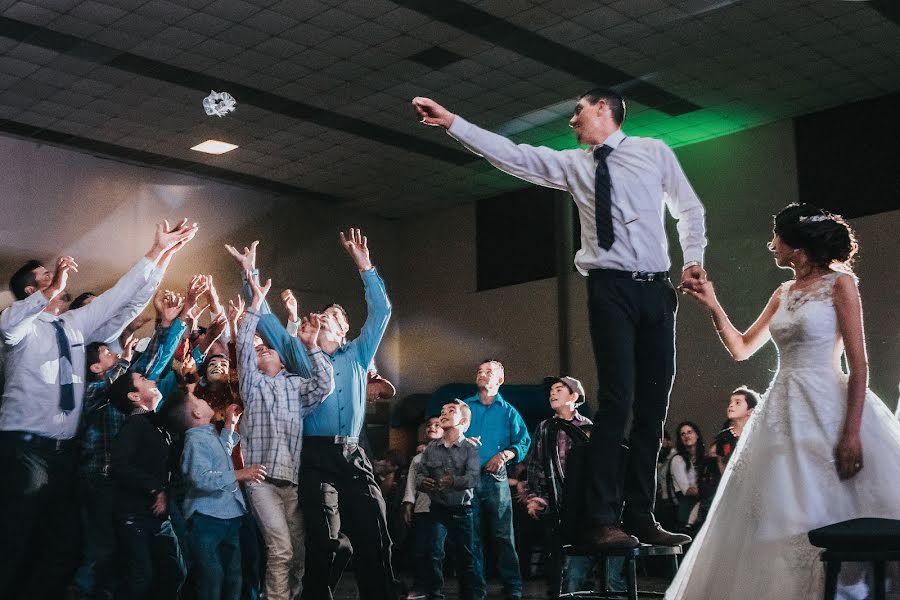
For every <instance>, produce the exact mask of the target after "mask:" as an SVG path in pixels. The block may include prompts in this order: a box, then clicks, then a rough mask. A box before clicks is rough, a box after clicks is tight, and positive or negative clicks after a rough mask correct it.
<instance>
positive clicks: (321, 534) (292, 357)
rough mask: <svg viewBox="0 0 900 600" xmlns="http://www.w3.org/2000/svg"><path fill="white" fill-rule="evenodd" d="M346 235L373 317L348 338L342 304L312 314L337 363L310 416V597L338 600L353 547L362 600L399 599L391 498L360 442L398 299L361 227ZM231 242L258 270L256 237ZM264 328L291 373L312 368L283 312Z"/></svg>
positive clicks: (304, 497)
mask: <svg viewBox="0 0 900 600" xmlns="http://www.w3.org/2000/svg"><path fill="white" fill-rule="evenodd" d="M340 240H341V245H342V246H343V248H344V250H346V252H347V254H349V255H350V258H351V259H352V260H353V262H354V264H355V265H356V268H357V269H358V270H359V273H360V277H361V278H362V281H363V285H364V287H365V294H366V305H367V307H368V316H367V317H366V322H365V323H364V324H363V327H362V330H361V332H360V335H359V337H357V338H356V339H353V340H348V339H347V332H348V331H349V329H350V324H349V321H348V319H347V313H346V311H344V309H343V307H341V306H340V305H338V304H332V305H331V306H329V307H328V308H326V309H325V310H324V311H323V312H322V313H321V314H320V315H310V318H319V319H320V320H321V321H322V326H321V329H320V332H319V337H318V346H319V347H320V348H322V350H323V351H324V352H325V355H326V357H328V359H329V360H330V361H331V363H332V365H333V367H334V392H333V393H332V394H331V395H330V396H328V397H327V398H326V399H325V400H324V401H323V403H322V404H321V406H320V407H319V408H318V410H316V412H315V413H312V414H310V415H308V416H307V417H306V418H304V420H303V450H302V452H301V463H300V464H301V466H300V500H301V504H302V505H303V512H304V517H305V520H306V535H307V540H308V541H307V547H308V548H309V551H308V552H307V553H306V569H305V576H304V579H303V598H304V599H313V600H323V599H328V598H331V597H332V594H333V592H334V588H335V586H336V585H337V582H338V580H339V579H340V576H341V573H342V571H343V568H344V566H346V564H347V562H348V561H349V559H350V555H351V553H352V555H353V556H354V557H355V561H354V570H355V573H356V581H357V584H358V586H359V594H360V598H361V599H362V600H370V599H373V600H374V599H379V600H380V599H382V598H390V599H391V600H393V599H394V598H396V597H397V591H396V581H395V579H394V572H393V568H392V567H391V539H390V536H389V535H388V530H387V518H386V516H385V504H384V498H383V497H382V496H381V491H380V488H379V487H378V484H377V483H376V481H375V477H374V474H373V472H372V464H371V462H370V461H369V458H368V456H366V453H365V451H364V450H363V448H362V447H361V446H360V445H359V435H360V432H361V431H362V427H363V419H364V417H365V411H366V384H367V382H368V370H369V365H370V364H371V362H372V359H373V358H374V357H375V353H376V351H377V350H378V345H379V344H380V343H381V338H382V337H383V336H384V332H385V331H386V330H387V325H388V321H389V320H390V317H391V303H390V300H388V297H387V292H386V291H385V288H384V281H382V279H381V277H380V276H379V275H378V272H377V271H376V270H375V267H374V266H373V265H372V261H371V259H370V258H369V248H368V240H367V239H366V237H365V236H363V235H362V232H361V231H360V230H359V229H351V230H350V231H348V232H347V233H346V234H344V233H341V235H340ZM227 248H228V251H229V253H231V255H232V256H234V257H235V259H236V260H237V261H238V262H239V263H240V264H241V267H242V268H243V270H245V271H250V272H251V273H254V276H258V274H257V273H256V272H255V267H256V265H255V262H256V243H255V242H254V244H253V245H252V246H251V247H250V248H245V249H244V252H243V253H240V252H238V251H237V250H236V249H235V248H233V247H231V246H227ZM246 289H247V288H246V287H245V290H246ZM264 310H265V309H263V308H261V309H260V312H263V311H264ZM257 330H258V332H259V333H260V335H261V336H262V337H263V339H264V340H265V341H266V342H267V343H268V345H269V346H270V347H271V348H273V349H274V350H275V351H276V352H278V354H279V355H280V356H281V358H282V360H283V362H284V364H285V367H286V368H287V370H288V371H291V372H292V373H297V374H299V375H303V374H304V373H305V372H306V370H307V369H308V366H307V365H308V359H306V358H305V356H306V350H305V348H304V347H303V344H302V342H301V341H300V340H299V339H298V338H297V337H296V336H291V335H289V334H288V332H287V330H286V329H285V328H284V325H282V324H281V322H280V321H279V320H278V319H277V317H275V316H274V315H270V316H269V317H263V318H261V320H260V322H259V325H258V326H257Z"/></svg>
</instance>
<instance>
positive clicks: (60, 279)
mask: <svg viewBox="0 0 900 600" xmlns="http://www.w3.org/2000/svg"><path fill="white" fill-rule="evenodd" d="M69 271H72V272H74V273H77V272H78V263H76V262H75V259H74V258H72V257H71V256H60V257H59V258H57V259H56V272H55V273H53V280H52V281H51V282H50V286H49V287H48V288H47V289H45V290H44V296H45V297H46V298H47V300H53V299H54V298H56V297H57V296H58V295H59V294H60V292H62V291H63V290H64V289H66V284H68V283H69Z"/></svg>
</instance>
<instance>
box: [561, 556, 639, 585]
mask: <svg viewBox="0 0 900 600" xmlns="http://www.w3.org/2000/svg"><path fill="white" fill-rule="evenodd" d="M595 560H596V559H595V558H594V557H593V556H569V557H567V558H566V564H565V568H564V569H563V591H564V592H578V591H582V590H590V589H593V587H594V586H593V585H590V584H589V585H585V581H586V580H587V579H588V577H589V575H590V574H591V571H592V569H593V566H594V562H595ZM624 566H625V557H624V556H610V557H607V559H606V589H607V590H608V591H610V592H624V591H625V578H624V577H622V568H623V567H624Z"/></svg>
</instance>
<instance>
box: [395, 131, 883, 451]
mask: <svg viewBox="0 0 900 600" xmlns="http://www.w3.org/2000/svg"><path fill="white" fill-rule="evenodd" d="M677 154H678V156H679V160H680V161H681V162H682V165H683V167H684V169H685V172H686V173H687V174H688V177H689V178H690V180H691V182H692V183H693V185H694V187H695V188H696V190H697V193H698V194H699V195H700V197H701V198H702V199H703V201H704V203H705V205H706V207H707V226H708V232H709V238H710V242H709V246H708V248H707V258H706V266H707V269H708V271H709V274H710V278H711V279H713V280H714V282H715V284H716V289H717V290H718V293H719V295H720V298H721V299H722V302H723V303H724V305H725V306H726V308H727V310H728V311H729V313H730V314H731V316H732V318H733V320H734V322H735V323H736V324H738V326H739V327H746V326H749V324H750V323H751V322H752V321H753V320H754V319H755V318H756V316H757V315H758V314H759V311H760V310H761V309H762V307H763V306H764V305H765V303H766V301H767V299H768V298H769V296H770V295H771V293H772V291H773V290H774V289H775V288H776V287H777V286H778V284H779V283H780V282H781V281H784V280H785V279H786V278H787V277H788V273H787V272H786V271H781V270H779V269H777V268H775V267H774V265H773V263H772V260H771V258H770V255H769V252H768V251H767V250H766V247H765V243H766V242H767V241H768V240H769V239H770V237H771V215H772V214H773V213H774V212H776V211H777V210H778V209H780V208H781V207H783V206H784V205H786V204H788V203H789V202H792V201H795V200H796V199H797V184H796V167H795V159H794V157H795V152H794V145H793V129H792V125H791V123H790V122H781V123H775V124H772V125H768V126H765V127H760V128H757V129H752V130H749V131H744V132H741V133H738V134H735V135H732V136H728V137H724V138H719V139H716V140H711V141H708V142H704V143H700V144H696V145H693V146H688V147H685V148H681V149H679V150H678V151H677ZM474 216H475V208H474V204H468V205H464V206H458V207H455V208H452V209H449V210H444V211H440V212H437V213H434V214H430V215H426V216H424V217H421V218H417V219H412V220H408V221H406V222H403V223H401V225H400V228H401V229H400V231H401V237H402V238H403V253H402V257H401V264H402V272H403V281H402V282H401V285H400V287H399V291H398V294H397V295H396V297H395V300H396V302H395V304H396V306H397V315H398V319H397V321H398V326H399V328H400V331H401V340H402V343H401V346H400V357H401V358H400V360H401V368H400V372H401V375H402V380H401V383H402V390H403V392H404V393H411V392H418V391H421V392H427V391H431V390H433V389H434V388H436V387H437V386H439V385H441V384H443V383H447V382H451V381H470V380H471V378H472V370H473V367H474V364H475V362H477V361H478V360H480V359H481V358H483V357H485V356H494V357H497V358H500V359H501V360H503V361H504V363H505V365H506V367H507V381H508V382H509V383H537V382H539V381H540V379H541V377H542V376H543V375H545V374H548V373H553V372H555V371H557V369H558V361H559V356H558V351H557V333H556V332H557V320H556V314H557V305H556V303H557V300H556V279H555V278H552V279H545V280H541V281H535V282H531V283H526V284H521V285H516V286H510V287H506V288H501V289H496V290H489V291H484V292H477V291H475V264H476V261H475V247H474V243H475V242H474V240H475V223H474ZM854 226H856V227H858V229H859V236H860V239H861V243H862V245H863V252H862V254H861V259H860V261H859V264H858V271H859V274H860V277H861V278H862V284H861V289H862V293H863V298H864V303H865V309H866V311H865V316H866V326H867V329H868V335H869V339H868V347H869V351H870V355H871V356H870V362H871V364H872V385H873V388H874V389H876V391H878V392H880V393H881V394H882V397H883V398H884V399H885V401H886V402H887V403H888V404H889V405H890V406H894V404H895V403H896V390H897V381H898V379H900V365H898V363H900V360H898V359H900V357H898V349H900V344H898V341H900V339H898V338H900V333H898V328H897V326H896V323H897V318H896V291H895V290H896V289H897V284H898V283H900V282H898V281H897V275H896V256H897V255H898V253H900V242H898V236H896V235H895V233H894V232H896V231H898V226H900V211H894V212H892V213H888V214H886V215H879V216H875V217H868V218H863V219H858V220H857V221H855V222H854ZM670 230H671V231H670V242H671V246H672V256H673V264H674V265H676V269H678V270H680V265H681V257H680V249H679V248H678V242H677V236H676V235H675V234H674V227H671V228H670ZM498 235H502V233H501V232H498ZM570 297H571V306H570V309H571V320H572V333H571V339H570V347H571V351H572V360H573V368H572V373H571V374H572V375H574V376H576V377H578V378H580V379H582V380H583V381H584V382H585V384H586V387H587V389H588V390H589V392H588V393H589V394H590V393H592V391H593V390H595V389H596V374H595V368H594V365H593V353H592V350H591V345H590V338H589V335H588V327H587V307H586V293H585V286H584V281H583V280H582V278H581V277H580V276H578V275H575V276H573V277H572V281H571V296H570ZM677 335H678V344H677V346H678V377H677V379H676V384H675V387H674V389H673V392H672V402H671V407H670V413H669V415H670V416H669V422H670V424H671V425H672V426H674V425H675V423H677V422H678V421H680V420H683V419H691V420H695V421H697V422H698V423H699V424H700V426H701V427H702V428H703V429H704V430H705V431H707V432H708V435H711V434H713V433H714V432H715V431H717V428H718V426H719V425H720V424H721V422H722V420H723V419H724V406H725V402H726V400H727V396H728V392H729V391H730V390H731V389H733V388H734V387H736V386H737V385H740V384H747V385H749V386H751V387H753V388H755V389H757V390H759V391H763V390H765V388H766V386H767V385H768V382H769V380H770V379H771V377H772V374H773V371H774V369H775V368H776V365H777V357H776V353H775V350H774V347H773V346H772V345H771V344H770V345H768V346H766V347H765V348H764V349H763V350H761V351H760V352H759V353H758V354H757V355H756V356H754V357H753V358H752V359H750V360H749V361H746V362H742V363H736V362H734V361H732V360H731V359H730V358H729V356H728V355H727V353H726V352H725V350H724V348H722V346H721V344H720V343H719V341H718V339H717V337H716V334H715V330H714V328H713V327H712V326H711V324H710V319H709V317H708V316H707V313H706V312H705V311H704V310H701V309H700V307H698V306H697V305H695V304H693V303H692V302H691V301H690V299H688V298H686V297H684V298H682V301H681V306H680V308H679V314H678V333H677Z"/></svg>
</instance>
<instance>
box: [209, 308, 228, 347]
mask: <svg viewBox="0 0 900 600" xmlns="http://www.w3.org/2000/svg"><path fill="white" fill-rule="evenodd" d="M227 326H228V321H226V320H225V315H217V316H216V318H214V319H213V320H212V321H210V322H209V325H207V326H206V335H204V337H203V345H204V346H205V347H206V349H207V350H208V349H209V347H210V346H212V345H213V344H214V343H215V341H216V340H217V339H219V338H220V337H222V334H223V333H225V328H226V327H227Z"/></svg>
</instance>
